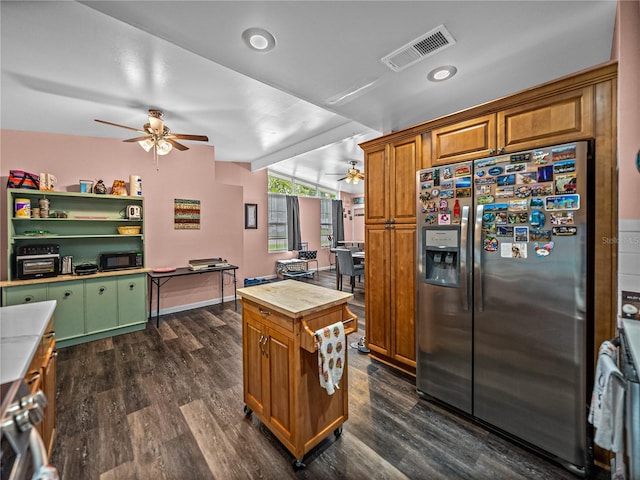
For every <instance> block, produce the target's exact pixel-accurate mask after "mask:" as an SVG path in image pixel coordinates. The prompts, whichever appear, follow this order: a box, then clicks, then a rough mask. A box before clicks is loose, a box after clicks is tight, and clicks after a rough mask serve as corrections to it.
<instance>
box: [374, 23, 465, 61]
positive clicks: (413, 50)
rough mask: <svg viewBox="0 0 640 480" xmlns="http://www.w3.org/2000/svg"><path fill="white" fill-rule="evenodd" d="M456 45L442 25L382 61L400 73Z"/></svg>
mask: <svg viewBox="0 0 640 480" xmlns="http://www.w3.org/2000/svg"><path fill="white" fill-rule="evenodd" d="M455 43H456V41H455V39H454V38H453V37H452V36H451V34H450V33H449V31H448V30H447V29H446V28H445V27H444V25H440V26H439V27H436V28H434V29H433V30H431V31H430V32H428V33H425V34H424V35H422V36H420V37H418V38H416V39H415V40H413V41H411V42H409V43H407V44H406V45H405V46H403V47H401V48H399V49H398V50H396V51H395V52H393V53H390V54H389V55H387V56H386V57H383V58H382V59H381V61H382V63H384V64H386V65H387V66H388V67H389V68H390V69H391V70H393V71H394V72H399V71H401V70H404V69H405V68H407V67H408V66H410V65H413V64H414V63H416V62H418V61H419V60H422V59H424V58H427V57H430V56H431V55H433V54H435V53H437V52H439V51H441V50H444V49H445V48H447V47H450V46H451V45H453V44H455Z"/></svg>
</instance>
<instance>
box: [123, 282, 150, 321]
mask: <svg viewBox="0 0 640 480" xmlns="http://www.w3.org/2000/svg"><path fill="white" fill-rule="evenodd" d="M146 298H147V275H146V274H140V275H127V276H123V277H119V278H118V325H119V326H121V327H122V326H125V325H133V324H136V323H145V322H146V321H147V301H146Z"/></svg>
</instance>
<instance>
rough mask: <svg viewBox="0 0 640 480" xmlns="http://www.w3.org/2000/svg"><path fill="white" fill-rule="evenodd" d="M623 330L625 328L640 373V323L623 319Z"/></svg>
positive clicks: (634, 361) (632, 355)
mask: <svg viewBox="0 0 640 480" xmlns="http://www.w3.org/2000/svg"><path fill="white" fill-rule="evenodd" d="M622 328H624V332H625V335H626V336H627V340H628V343H629V350H630V351H631V357H632V358H633V363H634V364H635V367H636V372H640V321H638V320H629V319H628V318H623V319H622Z"/></svg>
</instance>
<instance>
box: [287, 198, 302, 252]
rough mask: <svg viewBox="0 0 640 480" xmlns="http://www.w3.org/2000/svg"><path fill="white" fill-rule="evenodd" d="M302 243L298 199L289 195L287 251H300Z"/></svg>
mask: <svg viewBox="0 0 640 480" xmlns="http://www.w3.org/2000/svg"><path fill="white" fill-rule="evenodd" d="M301 242H302V235H301V234H300V206H299V205H298V197H296V196H295V195H287V250H289V251H292V250H298V248H299V245H300V243H301Z"/></svg>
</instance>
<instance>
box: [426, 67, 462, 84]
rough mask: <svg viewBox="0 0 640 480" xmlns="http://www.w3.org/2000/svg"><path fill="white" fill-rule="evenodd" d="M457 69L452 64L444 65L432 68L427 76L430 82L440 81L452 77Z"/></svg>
mask: <svg viewBox="0 0 640 480" xmlns="http://www.w3.org/2000/svg"><path fill="white" fill-rule="evenodd" d="M457 71H458V69H457V68H456V67H454V66H453V65H446V66H444V67H438V68H434V69H433V70H431V71H430V72H429V74H428V75H427V78H428V79H429V80H431V81H432V82H442V81H443V80H447V79H449V78H451V77H453V76H454V75H455V74H456V72H457Z"/></svg>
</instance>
